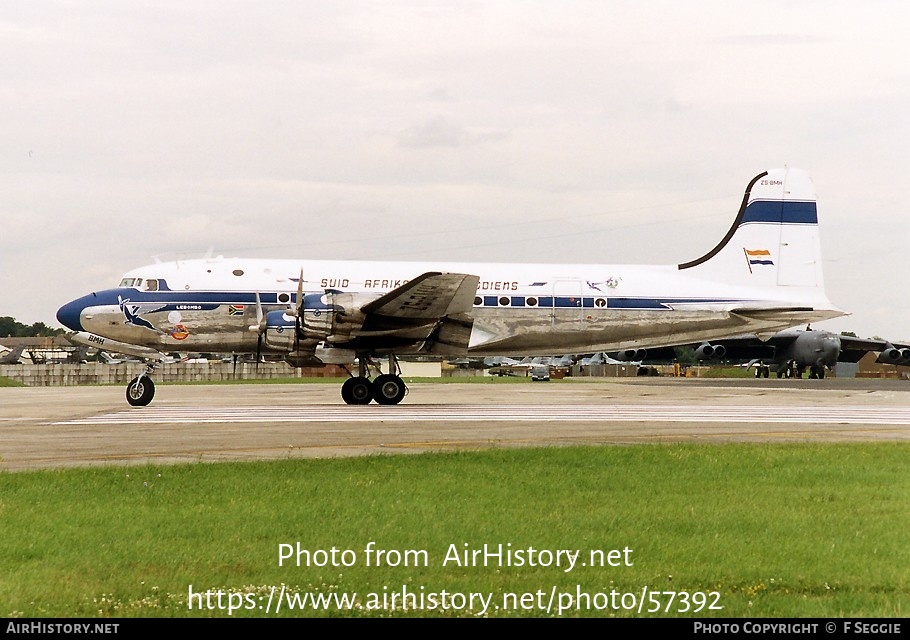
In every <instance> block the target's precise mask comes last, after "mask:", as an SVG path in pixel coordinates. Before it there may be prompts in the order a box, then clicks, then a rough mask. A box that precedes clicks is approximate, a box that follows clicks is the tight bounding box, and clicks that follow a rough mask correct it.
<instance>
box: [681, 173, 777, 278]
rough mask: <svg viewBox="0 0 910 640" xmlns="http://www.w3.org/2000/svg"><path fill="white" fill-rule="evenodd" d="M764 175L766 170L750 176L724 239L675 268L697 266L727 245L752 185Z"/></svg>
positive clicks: (737, 224) (740, 219) (742, 213)
mask: <svg viewBox="0 0 910 640" xmlns="http://www.w3.org/2000/svg"><path fill="white" fill-rule="evenodd" d="M766 175H768V172H767V171H765V172H763V173H760V174H758V175H757V176H755V177H754V178H752V180H751V181H750V182H749V185H748V186H747V187H746V193H745V194H744V195H743V203H742V204H741V205H739V213H737V214H736V219H735V220H734V221H733V226H732V227H730V230H729V231H727V235H725V236H724V239H723V240H721V241H720V242H719V243H718V244H717V246H716V247H714V248H713V249H711V250H710V251H709V252H708V253H706V254H705V255H703V256H702V257H701V258H698V259H697V260H692V261H691V262H684V263H683V264H681V265H678V266H677V268H679V269H680V270H682V269H688V268H690V267H697V266H698V265H700V264H702V263H703V262H707V261H708V260H710V259H711V258H713V257H714V256H716V255H717V254H718V253H720V250H721V249H723V248H724V247H725V246H727V243H728V242H730V238H732V237H733V234H734V233H736V230H737V229H738V228H739V223H740V222H742V219H743V216H745V215H746V206H747V205H748V204H749V194H750V193H751V192H752V186H753V185H754V184H755V183H756V182H758V179H759V178H764V177H765V176H766Z"/></svg>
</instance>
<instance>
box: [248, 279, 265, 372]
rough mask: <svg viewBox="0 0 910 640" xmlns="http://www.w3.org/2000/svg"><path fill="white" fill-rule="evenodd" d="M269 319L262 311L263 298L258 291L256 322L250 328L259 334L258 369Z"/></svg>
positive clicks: (257, 347) (257, 339)
mask: <svg viewBox="0 0 910 640" xmlns="http://www.w3.org/2000/svg"><path fill="white" fill-rule="evenodd" d="M267 323H268V321H267V320H266V317H265V314H264V313H263V312H262V300H261V299H260V298H259V291H257V292H256V324H251V325H250V326H249V329H250V331H251V332H255V333H257V334H259V335H258V336H257V337H256V369H257V371H258V370H259V357H260V354H261V353H262V336H264V335H265V330H266V327H267Z"/></svg>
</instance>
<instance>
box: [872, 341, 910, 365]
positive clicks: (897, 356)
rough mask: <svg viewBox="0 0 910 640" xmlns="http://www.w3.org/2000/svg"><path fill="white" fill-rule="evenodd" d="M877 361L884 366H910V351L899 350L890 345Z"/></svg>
mask: <svg viewBox="0 0 910 640" xmlns="http://www.w3.org/2000/svg"><path fill="white" fill-rule="evenodd" d="M875 361H876V362H880V363H882V364H910V349H898V348H897V347H893V346H891V345H890V344H889V345H888V346H887V347H886V348H885V350H884V351H882V352H881V353H880V354H878V358H876V359H875Z"/></svg>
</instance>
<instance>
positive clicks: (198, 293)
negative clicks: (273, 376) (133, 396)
mask: <svg viewBox="0 0 910 640" xmlns="http://www.w3.org/2000/svg"><path fill="white" fill-rule="evenodd" d="M430 269H435V270H439V271H442V272H452V273H471V274H477V275H478V278H479V280H478V284H477V288H476V295H475V296H474V300H473V307H472V309H471V311H470V315H471V316H472V318H473V327H472V329H471V335H470V340H469V342H468V345H467V352H468V353H470V354H476V355H553V354H561V353H586V352H593V351H610V350H614V349H623V348H627V347H647V346H650V345H652V344H653V345H656V344H666V343H667V341H675V342H685V341H695V340H701V339H703V338H704V339H707V338H718V337H725V336H732V335H737V334H741V333H742V332H743V330H744V328H746V327H747V326H748V328H749V329H750V330H753V331H771V332H773V331H776V330H779V329H782V328H785V327H788V326H792V325H793V324H795V323H802V322H809V321H816V320H820V319H823V318H824V317H830V316H831V315H837V313H833V312H832V313H828V312H826V311H825V309H824V308H823V307H824V306H825V305H824V304H822V305H821V307H822V308H819V307H816V308H814V309H808V308H806V306H805V300H806V295H807V292H806V291H804V290H802V289H801V288H799V287H792V288H791V289H792V293H793V299H792V300H787V299H786V298H783V297H782V296H777V299H773V300H769V299H767V296H766V295H765V294H766V293H767V292H766V291H761V290H750V288H749V287H744V286H734V285H727V286H722V287H720V288H719V287H718V286H717V284H716V283H710V282H701V281H699V280H698V279H696V278H692V277H690V276H688V275H687V274H686V273H685V272H681V271H679V270H677V269H676V268H675V267H662V266H656V267H655V266H636V265H617V266H608V265H550V264H534V265H511V264H495V263H482V264H464V263H457V264H443V265H439V264H434V265H428V264H421V263H382V264H379V265H376V264H368V263H357V262H334V261H329V262H318V261H312V262H308V261H303V262H299V261H291V260H253V259H240V258H235V259H225V258H219V259H212V260H188V261H180V262H173V263H159V264H155V265H151V266H148V267H143V268H140V269H136V270H134V271H131V272H129V273H127V274H126V275H125V276H124V278H123V280H122V281H121V284H122V285H123V286H120V287H117V288H114V289H108V290H103V291H98V292H95V293H92V294H89V295H87V296H84V297H82V298H79V299H77V300H74V301H73V302H71V303H69V304H68V305H66V306H65V307H64V308H63V309H61V312H60V314H59V317H60V318H61V320H62V321H64V323H65V324H67V326H70V327H71V328H73V327H74V325H77V324H78V326H79V327H81V329H82V330H83V331H86V332H90V333H92V334H96V335H98V336H102V337H104V338H109V339H112V340H116V341H119V342H123V343H128V344H134V345H141V346H143V347H148V348H151V349H156V350H159V351H164V352H167V351H178V350H180V351H186V350H190V351H205V352H228V353H230V352H252V351H254V350H256V349H257V340H258V333H257V332H256V331H253V330H251V328H252V327H254V326H256V324H257V297H258V299H259V303H258V308H259V309H260V312H261V313H264V314H265V317H266V318H267V324H268V328H267V331H266V335H265V341H264V344H262V345H261V349H262V351H263V352H265V353H268V352H273V353H287V352H288V350H289V349H290V348H291V347H292V346H293V344H294V340H295V336H294V326H295V324H294V318H293V317H292V316H293V314H286V313H285V312H287V311H288V310H292V309H294V308H296V306H297V292H298V288H299V284H298V280H299V275H298V274H299V273H300V272H301V270H302V272H303V274H304V283H303V291H304V305H303V317H302V320H303V323H304V325H305V326H309V327H313V328H314V329H315V330H314V331H313V332H311V335H312V336H313V337H314V341H311V342H310V343H309V344H312V345H313V346H314V347H318V348H329V347H337V348H341V349H346V348H350V349H352V350H357V345H358V331H359V330H360V329H362V327H360V326H357V320H356V318H353V319H348V318H346V319H345V321H341V322H339V321H338V316H339V315H340V314H339V312H342V313H347V312H348V311H349V309H348V308H346V305H345V304H344V302H345V301H347V302H348V303H349V305H348V306H351V307H353V306H359V305H362V304H363V303H365V302H367V301H369V300H371V299H376V298H379V297H380V296H382V295H383V294H386V293H388V292H389V291H391V290H392V289H394V288H396V287H400V286H402V285H403V284H406V283H407V282H408V281H409V280H410V279H412V278H415V277H417V276H419V275H420V274H422V273H425V272H426V271H428V270H430ZM810 293H811V292H810ZM821 302H825V303H826V302H827V301H821ZM765 309H767V310H768V311H767V313H766V314H765V313H764V311H763V310H765ZM772 309H773V311H772ZM744 311H745V312H746V313H748V314H749V317H748V318H746V317H745V316H744V315H743V313H744ZM751 312H754V313H751ZM348 320H350V321H348ZM320 331H321V334H320ZM298 341H299V338H298ZM421 345H422V341H415V342H414V343H413V344H410V345H408V344H398V345H396V346H395V347H394V350H395V351H397V352H398V354H399V355H404V354H408V353H420V352H421ZM464 353H465V352H464V351H463V350H460V349H453V350H452V351H451V353H450V354H447V355H464Z"/></svg>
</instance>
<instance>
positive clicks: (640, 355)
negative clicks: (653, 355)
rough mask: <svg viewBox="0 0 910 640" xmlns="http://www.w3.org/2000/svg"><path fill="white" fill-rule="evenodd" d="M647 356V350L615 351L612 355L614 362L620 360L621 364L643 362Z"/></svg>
mask: <svg viewBox="0 0 910 640" xmlns="http://www.w3.org/2000/svg"><path fill="white" fill-rule="evenodd" d="M647 355H648V350H647V349H623V350H622V351H617V352H616V353H614V354H612V355H611V356H610V357H612V358H613V359H614V360H622V361H623V362H636V361H641V360H644V359H645V358H646V357H647Z"/></svg>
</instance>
